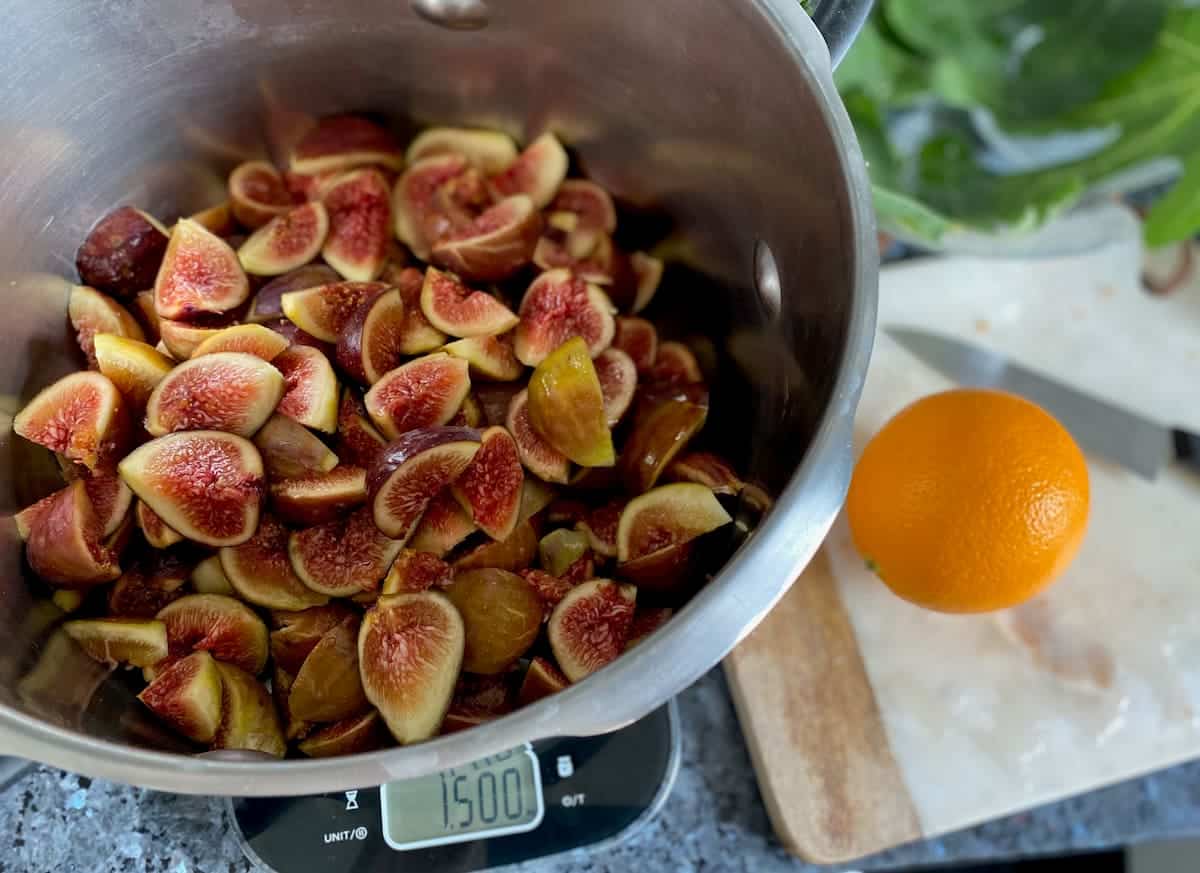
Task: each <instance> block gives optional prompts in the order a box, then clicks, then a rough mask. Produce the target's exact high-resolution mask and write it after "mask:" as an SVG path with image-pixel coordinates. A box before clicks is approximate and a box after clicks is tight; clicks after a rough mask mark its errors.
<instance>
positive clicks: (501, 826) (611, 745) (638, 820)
mask: <svg viewBox="0 0 1200 873" xmlns="http://www.w3.org/2000/svg"><path fill="white" fill-rule="evenodd" d="M678 770H679V715H678V711H677V709H676V705H675V702H674V701H671V702H670V703H668V704H667V705H666V706H663V707H662V708H660V709H657V710H655V711H654V712H652V713H651V714H650V715H648V716H646V717H645V718H643V719H642V720H641V721H638V722H635V723H634V724H631V725H629V726H628V727H626V728H622V729H621V730H619V731H615V732H613V733H611V734H604V735H602V736H598V737H560V738H558V739H552V740H542V741H539V742H536V743H532V744H527V745H525V746H522V747H520V748H517V749H513V750H511V751H509V752H505V753H502V754H500V755H495V756H492V757H491V758H485V759H483V760H481V761H477V762H475V763H474V764H470V765H468V766H466V767H458V768H455V769H453V770H447V771H445V772H442V773H437V774H434V775H432V776H426V777H424V778H421V779H413V780H408V781H405V782H393V783H389V784H387V785H383V786H381V787H377V788H362V789H359V790H358V791H338V792H335V793H331V794H318V795H310V796H306V797H268V798H243V799H235V800H231V801H230V813H231V816H232V820H233V822H234V824H235V825H236V828H237V831H238V834H239V836H240V838H241V842H242V849H243V851H244V852H245V853H246V856H247V857H248V858H249V859H250V860H251V861H252V862H254V863H255V864H257V865H259V866H260V867H261V868H262V869H264V870H267V871H274V873H300V871H305V873H307V871H312V870H320V871H322V873H351V871H353V873H385V871H386V873H407V871H435V870H436V871H440V873H460V871H469V870H486V869H489V868H492V867H502V866H504V865H506V864H515V863H517V862H519V861H528V860H532V859H534V858H541V857H545V856H547V855H555V854H558V853H560V852H566V851H569V850H571V849H577V848H581V847H584V846H597V845H601V844H611V843H615V842H619V841H621V840H624V839H627V838H628V837H630V836H631V835H632V834H633V833H635V832H636V831H637V830H638V829H639V828H640V827H641V826H642V825H644V824H645V823H646V822H648V821H649V820H650V819H651V818H653V817H654V815H655V814H656V813H657V812H658V810H659V809H660V808H661V807H662V804H663V803H664V802H665V801H666V798H667V795H668V794H669V793H670V790H671V786H672V784H673V783H674V781H675V775H676V773H677V772H678Z"/></svg>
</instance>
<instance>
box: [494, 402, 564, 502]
mask: <svg viewBox="0 0 1200 873" xmlns="http://www.w3.org/2000/svg"><path fill="white" fill-rule="evenodd" d="M505 425H506V427H507V428H508V432H509V433H510V434H512V437H513V439H514V440H515V441H516V443H517V453H518V454H519V455H520V456H521V463H522V464H524V465H525V469H526V470H528V471H529V472H530V473H533V475H535V476H537V477H538V478H539V479H542V480H543V481H546V482H552V483H555V484H560V485H565V484H566V482H567V479H568V477H569V474H570V471H571V462H570V460H569V459H568V458H567V456H566V455H564V454H563V453H562V452H560V451H558V449H556V448H554V446H552V445H550V443H549V442H547V441H546V439H545V438H544V437H543V436H542V435H541V434H540V433H538V431H537V430H536V429H535V428H534V426H533V421H532V420H531V418H530V415H529V392H528V390H523V391H520V392H519V393H517V394H516V395H515V396H514V397H513V399H512V401H511V403H510V404H509V407H508V415H507V416H506V418H505Z"/></svg>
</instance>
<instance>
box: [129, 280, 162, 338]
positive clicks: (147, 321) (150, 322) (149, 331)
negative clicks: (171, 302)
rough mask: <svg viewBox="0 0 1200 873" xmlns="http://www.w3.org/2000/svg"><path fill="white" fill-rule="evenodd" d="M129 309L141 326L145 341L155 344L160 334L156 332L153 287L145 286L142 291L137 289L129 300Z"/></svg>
mask: <svg viewBox="0 0 1200 873" xmlns="http://www.w3.org/2000/svg"><path fill="white" fill-rule="evenodd" d="M129 311H130V312H132V313H133V315H134V317H135V318H136V319H137V320H138V322H139V323H140V324H141V326H142V331H143V332H144V333H145V334H146V342H147V343H148V344H157V343H158V341H159V339H160V336H159V332H158V310H156V309H155V308H154V289H153V288H147V289H146V290H144V291H139V292H138V293H137V294H135V295H134V296H133V299H132V300H130V301H129Z"/></svg>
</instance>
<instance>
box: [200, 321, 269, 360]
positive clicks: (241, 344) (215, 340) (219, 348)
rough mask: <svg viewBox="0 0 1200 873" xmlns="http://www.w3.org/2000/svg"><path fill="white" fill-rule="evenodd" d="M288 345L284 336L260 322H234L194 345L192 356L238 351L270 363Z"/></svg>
mask: <svg viewBox="0 0 1200 873" xmlns="http://www.w3.org/2000/svg"><path fill="white" fill-rule="evenodd" d="M289 345H290V343H289V342H288V341H287V339H286V338H285V337H283V336H282V335H280V334H278V333H276V332H275V331H273V330H271V329H270V328H267V327H264V326H263V325H261V324H235V325H232V326H231V327H227V328H225V329H223V330H221V331H219V332H217V333H215V334H213V335H212V336H210V337H209V338H208V339H206V340H204V341H203V342H202V343H200V345H198V346H196V348H195V349H194V350H193V351H192V357H193V358H200V357H203V356H204V355H211V354H215V353H216V352H240V353H242V354H247V355H254V357H256V358H262V359H263V360H264V361H266V362H267V363H270V362H271V361H273V360H275V358H276V357H278V355H279V354H280V353H281V352H282V351H283V350H284V349H286V348H287V347H288V346H289Z"/></svg>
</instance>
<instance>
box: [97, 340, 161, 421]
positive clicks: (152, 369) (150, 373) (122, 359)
mask: <svg viewBox="0 0 1200 873" xmlns="http://www.w3.org/2000/svg"><path fill="white" fill-rule="evenodd" d="M92 348H93V350H94V353H95V355H96V366H97V367H98V368H99V370H100V372H101V373H102V374H104V375H105V376H107V377H108V378H109V379H111V380H112V383H113V384H114V385H116V386H117V390H118V391H120V392H121V394H123V395H124V396H125V399H126V400H128V401H129V402H130V403H131V404H132V405H133V407H134V408H135V409H138V410H141V409H144V408H145V406H146V401H147V400H149V399H150V394H151V393H152V392H153V391H154V387H155V386H156V385H157V384H158V383H159V382H161V381H162V380H163V378H165V377H166V375H167V374H168V373H170V372H171V368H172V367H173V366H175V362H174V361H172V360H171V359H170V358H168V357H167V356H166V355H163V354H161V353H159V352H158V351H156V350H155V349H154V347H153V346H150V345H148V344H146V343H144V342H139V341H137V340H134V339H129V338H128V337H122V336H117V335H116V334H111V333H98V334H96V335H95V336H94V337H93V345H92Z"/></svg>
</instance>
